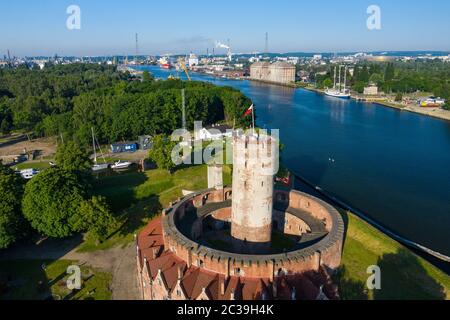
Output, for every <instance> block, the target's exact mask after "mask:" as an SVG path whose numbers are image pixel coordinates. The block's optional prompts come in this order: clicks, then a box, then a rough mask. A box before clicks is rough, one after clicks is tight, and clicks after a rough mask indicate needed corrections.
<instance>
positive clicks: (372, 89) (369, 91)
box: [364, 86, 378, 96]
mask: <svg viewBox="0 0 450 320" xmlns="http://www.w3.org/2000/svg"><path fill="white" fill-rule="evenodd" d="M377 94H378V87H377V86H369V87H365V88H364V95H367V96H376V95H377Z"/></svg>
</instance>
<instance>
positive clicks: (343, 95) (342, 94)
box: [325, 66, 351, 99]
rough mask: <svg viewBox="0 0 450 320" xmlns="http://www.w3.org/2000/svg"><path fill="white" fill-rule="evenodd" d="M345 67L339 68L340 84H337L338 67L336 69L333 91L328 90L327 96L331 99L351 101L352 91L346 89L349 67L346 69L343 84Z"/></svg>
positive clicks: (326, 91)
mask: <svg viewBox="0 0 450 320" xmlns="http://www.w3.org/2000/svg"><path fill="white" fill-rule="evenodd" d="M343 67H344V66H339V83H336V75H337V67H334V84H333V88H332V89H328V88H327V89H326V90H325V94H326V95H327V96H330V97H334V98H340V99H350V97H351V95H350V90H348V89H347V88H346V86H347V66H345V67H344V83H343V84H342V83H341V79H342V77H341V69H342V68H343Z"/></svg>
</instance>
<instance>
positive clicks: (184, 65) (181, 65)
mask: <svg viewBox="0 0 450 320" xmlns="http://www.w3.org/2000/svg"><path fill="white" fill-rule="evenodd" d="M178 64H179V65H180V67H181V68H182V69H183V71H184V73H185V74H186V77H187V78H188V80H189V81H191V77H190V76H189V72H188V69H187V68H186V63H185V62H184V59H183V58H180V59H178Z"/></svg>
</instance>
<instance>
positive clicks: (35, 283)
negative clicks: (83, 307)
mask: <svg viewBox="0 0 450 320" xmlns="http://www.w3.org/2000/svg"><path fill="white" fill-rule="evenodd" d="M24 262H25V261H24V260H17V261H0V276H2V277H11V278H13V279H15V280H14V283H13V284H11V285H10V288H9V289H8V290H7V291H6V292H1V291H2V290H4V288H0V297H1V299H7V300H41V299H46V298H47V297H49V296H50V295H53V298H54V299H61V300H109V299H111V291H110V289H109V286H110V283H111V279H112V276H111V274H109V273H106V272H101V271H98V270H96V269H94V268H91V267H87V266H81V267H80V268H81V277H82V288H81V290H79V291H77V292H76V293H72V291H71V290H69V289H68V288H67V284H66V281H67V278H68V277H69V274H67V273H66V270H67V267H68V266H69V265H76V264H77V262H74V261H69V260H58V261H43V260H26V262H25V263H24ZM44 263H45V270H44V269H43V268H42V266H43V264H44ZM0 283H1V281H0Z"/></svg>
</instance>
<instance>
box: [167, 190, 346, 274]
mask: <svg viewBox="0 0 450 320" xmlns="http://www.w3.org/2000/svg"><path fill="white" fill-rule="evenodd" d="M217 192H219V191H214V190H207V191H204V192H199V193H196V194H193V195H191V196H190V197H187V198H186V199H184V200H183V201H181V202H179V203H178V204H176V205H175V206H174V208H173V209H172V211H171V212H170V214H168V215H166V216H165V217H164V218H163V221H162V224H163V235H164V242H165V244H166V248H168V249H169V250H171V251H172V252H174V253H175V254H176V255H177V256H178V257H179V258H181V259H183V260H184V261H186V262H187V264H188V267H190V266H191V265H195V266H199V267H201V268H203V269H206V270H209V271H213V272H216V273H219V274H223V275H225V276H232V275H240V276H247V277H265V278H273V277H274V276H277V274H278V273H279V272H283V273H285V274H297V273H303V272H305V271H311V270H313V271H317V270H318V269H319V267H320V266H321V265H323V266H326V267H328V268H329V269H335V268H337V267H338V266H339V265H340V261H341V251H342V241H343V235H344V223H343V221H342V218H341V216H340V214H339V213H338V212H337V211H336V210H335V209H334V208H333V207H331V206H330V205H328V204H327V203H325V202H323V201H321V200H319V199H317V198H314V197H312V196H310V195H307V194H304V193H301V192H298V191H291V192H285V191H278V190H276V191H275V193H274V194H275V196H276V197H277V198H278V197H280V195H283V197H284V198H285V201H286V202H287V204H288V205H289V207H292V208H297V209H302V210H305V211H307V212H308V213H310V214H311V215H312V216H314V217H316V218H318V219H320V220H322V221H323V222H324V225H325V228H326V229H327V230H328V231H329V233H328V235H326V236H325V237H324V238H323V239H321V240H320V241H318V242H317V243H315V244H313V245H311V246H309V247H307V248H305V249H301V250H297V251H293V252H287V253H284V254H272V255H257V254H255V255H245V254H233V253H229V252H224V251H220V250H216V249H213V248H208V247H205V246H202V245H200V244H198V243H196V242H195V241H193V240H192V239H189V238H187V237H186V236H184V235H183V234H182V233H181V232H180V231H179V230H178V227H177V225H176V223H175V220H177V219H176V217H177V215H178V214H179V212H178V210H179V209H180V208H184V205H185V203H186V202H190V201H192V199H203V197H202V195H204V194H209V195H210V196H209V197H208V198H209V199H212V198H222V199H223V198H224V197H223V195H224V193H225V192H224V191H221V192H222V193H221V194H222V197H219V196H217V194H216V193H217ZM219 213H220V214H219ZM225 213H226V210H225V209H221V210H220V211H219V212H218V213H217V214H218V216H220V217H221V218H222V219H224V218H226V215H225ZM288 220H289V221H291V223H292V224H290V225H291V228H292V227H293V228H295V226H297V227H298V226H301V227H304V226H303V225H302V223H301V222H299V221H298V220H295V219H294V218H293V217H290V216H289V215H288ZM288 226H289V224H288Z"/></svg>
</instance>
